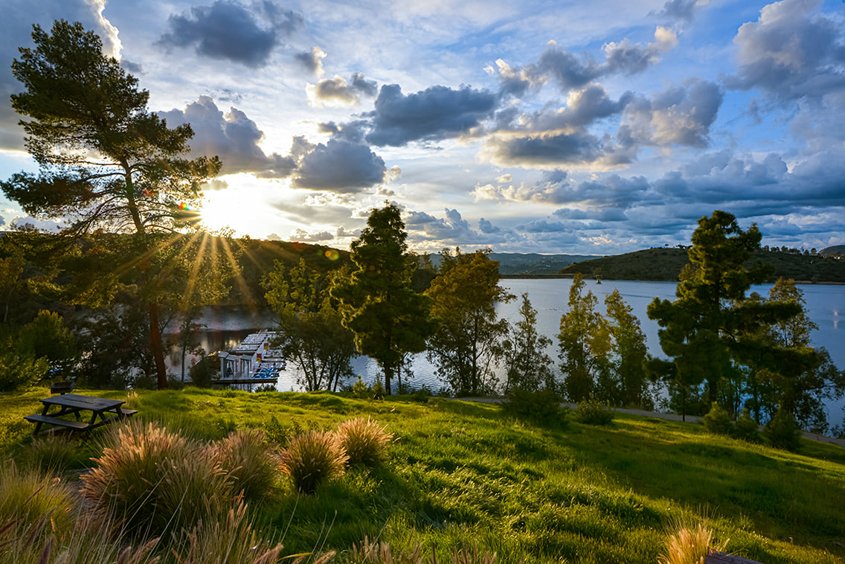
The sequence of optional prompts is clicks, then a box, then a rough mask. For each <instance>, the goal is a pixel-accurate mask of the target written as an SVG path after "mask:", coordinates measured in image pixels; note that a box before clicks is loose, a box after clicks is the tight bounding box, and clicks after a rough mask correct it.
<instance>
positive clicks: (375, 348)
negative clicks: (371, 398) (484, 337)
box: [331, 204, 433, 394]
mask: <svg viewBox="0 0 845 564" xmlns="http://www.w3.org/2000/svg"><path fill="white" fill-rule="evenodd" d="M406 238H407V233H406V232H405V224H404V223H403V222H402V217H401V212H400V210H399V207H398V206H396V205H395V204H388V205H387V206H385V207H383V208H380V209H374V210H372V211H371V212H370V217H369V218H368V219H367V227H365V228H364V230H363V231H362V232H361V236H360V237H359V238H358V239H357V240H355V241H353V242H352V257H351V258H352V262H353V264H354V265H355V268H354V270H353V271H352V273H351V274H350V275H349V276H348V277H346V278H344V279H337V280H336V283H335V284H334V285H333V287H332V290H331V295H332V296H333V297H334V298H336V299H338V300H339V301H340V308H339V309H340V312H341V316H342V319H343V325H344V327H346V328H347V329H349V330H350V331H352V333H353V334H354V336H355V346H356V348H357V350H358V352H360V353H361V354H366V355H369V356H370V357H372V358H373V359H375V360H376V362H378V364H379V366H380V367H381V369H382V371H383V373H384V388H385V391H386V392H387V393H388V394H390V391H391V388H390V384H391V381H392V380H393V376H394V375H395V374H396V373H397V370H398V369H399V367H400V366H401V363H402V360H403V358H404V356H405V354H407V353H413V352H420V351H423V350H425V340H426V339H427V338H428V336H429V335H430V334H431V332H432V330H433V326H432V323H431V321H430V318H429V301H428V299H427V298H426V297H425V296H423V295H421V294H418V293H417V292H414V290H413V289H412V288H411V277H412V275H413V269H414V266H415V263H416V261H415V260H414V258H413V257H412V256H411V255H409V254H408V248H407V245H406V243H405V239H406Z"/></svg>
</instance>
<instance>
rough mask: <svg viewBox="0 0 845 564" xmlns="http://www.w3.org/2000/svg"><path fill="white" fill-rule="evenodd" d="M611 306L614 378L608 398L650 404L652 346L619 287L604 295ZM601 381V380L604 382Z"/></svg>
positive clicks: (608, 314) (608, 391) (623, 403)
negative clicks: (649, 373) (648, 367)
mask: <svg viewBox="0 0 845 564" xmlns="http://www.w3.org/2000/svg"><path fill="white" fill-rule="evenodd" d="M604 304H605V307H606V308H607V317H606V319H607V323H608V326H607V327H608V332H609V333H610V339H611V364H612V368H611V370H610V371H608V374H610V375H611V377H612V381H611V382H610V385H609V386H606V387H608V388H610V389H609V390H607V393H606V395H607V396H608V398H607V399H609V400H610V401H612V402H613V403H614V404H616V405H628V406H638V407H650V406H651V404H652V400H651V398H650V397H649V393H648V380H647V377H646V362H647V360H648V349H647V348H646V344H645V335H644V334H643V330H642V328H641V327H640V321H639V319H637V317H636V316H635V315H634V312H633V309H632V308H631V306H630V305H629V304H627V303H626V302H625V300H624V299H623V298H622V295H621V294H620V293H619V290H614V291H613V292H611V293H610V294H608V295H607V297H606V298H605V299H604ZM600 385H601V382H600Z"/></svg>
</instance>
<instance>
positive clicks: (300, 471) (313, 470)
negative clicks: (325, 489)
mask: <svg viewBox="0 0 845 564" xmlns="http://www.w3.org/2000/svg"><path fill="white" fill-rule="evenodd" d="M347 459H348V457H347V455H346V451H345V450H344V449H343V444H342V443H341V441H340V438H339V437H338V436H337V434H336V433H330V432H326V431H308V432H307V433H303V434H301V435H298V436H296V437H294V438H293V439H291V441H290V443H288V447H287V448H286V449H285V450H284V451H283V452H282V456H281V469H282V472H284V473H285V474H287V475H288V476H290V479H291V481H292V482H293V486H294V488H296V490H297V491H299V492H301V493H305V494H312V493H314V492H315V491H316V490H317V487H318V486H319V485H320V484H322V483H323V482H325V481H328V480H331V479H334V478H336V477H339V476H341V475H342V474H343V471H344V467H345V466H346V461H347Z"/></svg>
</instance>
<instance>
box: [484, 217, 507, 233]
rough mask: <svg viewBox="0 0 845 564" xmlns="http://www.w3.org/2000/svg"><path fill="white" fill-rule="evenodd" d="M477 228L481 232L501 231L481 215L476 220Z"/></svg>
mask: <svg viewBox="0 0 845 564" xmlns="http://www.w3.org/2000/svg"><path fill="white" fill-rule="evenodd" d="M478 229H479V231H481V232H482V233H501V232H502V229H501V228H499V227H496V226H495V225H493V224H492V223H491V222H490V221H488V220H486V219H484V218H483V217H482V218H481V219H479V220H478Z"/></svg>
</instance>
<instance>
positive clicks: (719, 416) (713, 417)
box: [703, 401, 734, 435]
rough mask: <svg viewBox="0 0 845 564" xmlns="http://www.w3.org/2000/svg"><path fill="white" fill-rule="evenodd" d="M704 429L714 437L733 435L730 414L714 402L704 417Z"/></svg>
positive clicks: (732, 423)
mask: <svg viewBox="0 0 845 564" xmlns="http://www.w3.org/2000/svg"><path fill="white" fill-rule="evenodd" d="M703 421H704V427H705V428H706V429H707V430H708V431H709V432H711V433H714V434H716V435H733V434H734V422H733V421H732V420H731V416H730V414H729V413H728V412H727V411H726V410H725V409H724V408H723V407H722V406H721V405H719V404H718V403H716V402H715V401H714V402H713V405H711V406H710V411H708V412H707V415H705V416H704V419H703Z"/></svg>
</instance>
